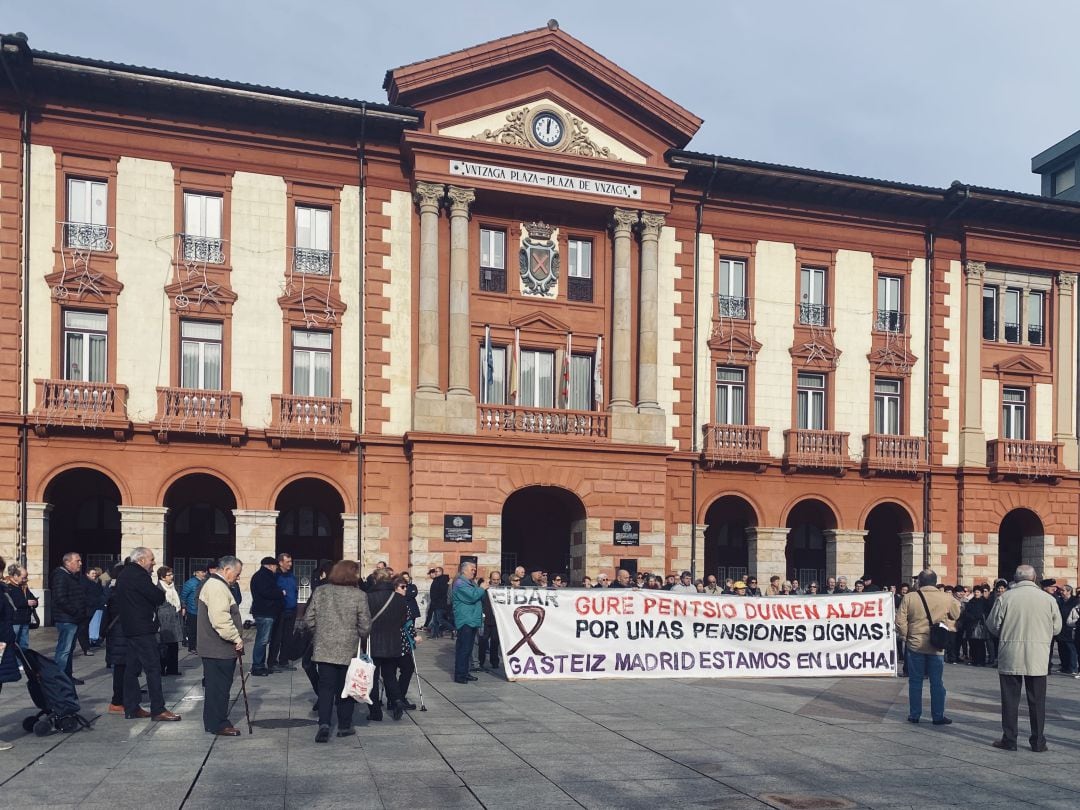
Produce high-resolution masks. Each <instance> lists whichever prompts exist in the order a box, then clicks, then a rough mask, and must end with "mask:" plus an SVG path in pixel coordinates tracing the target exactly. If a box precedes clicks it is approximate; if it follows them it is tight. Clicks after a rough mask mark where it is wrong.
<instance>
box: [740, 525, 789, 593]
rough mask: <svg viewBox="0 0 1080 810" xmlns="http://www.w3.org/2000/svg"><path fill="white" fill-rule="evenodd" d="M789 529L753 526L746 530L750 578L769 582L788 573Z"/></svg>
mask: <svg viewBox="0 0 1080 810" xmlns="http://www.w3.org/2000/svg"><path fill="white" fill-rule="evenodd" d="M788 531H789V530H788V529H787V528H781V527H766V526H751V527H749V528H748V529H747V530H746V542H747V550H748V553H749V558H750V560H749V569H750V576H752V577H757V580H758V582H768V581H769V577H771V576H773V575H774V574H779V575H780V576H785V574H786V572H787V538H788Z"/></svg>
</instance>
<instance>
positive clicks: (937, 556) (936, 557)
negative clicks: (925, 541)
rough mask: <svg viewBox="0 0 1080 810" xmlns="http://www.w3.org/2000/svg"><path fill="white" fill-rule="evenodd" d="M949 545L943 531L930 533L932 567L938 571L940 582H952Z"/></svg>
mask: <svg viewBox="0 0 1080 810" xmlns="http://www.w3.org/2000/svg"><path fill="white" fill-rule="evenodd" d="M948 554H949V546H948V544H947V543H946V542H945V538H944V536H943V535H942V534H941V532H931V533H930V567H931V568H932V569H934V571H935V572H937V575H938V582H951V581H952V574H953V571H952V569H951V568H950V567H949V563H948V560H949V558H948Z"/></svg>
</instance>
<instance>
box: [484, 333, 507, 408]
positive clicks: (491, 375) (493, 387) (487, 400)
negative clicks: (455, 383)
mask: <svg viewBox="0 0 1080 810" xmlns="http://www.w3.org/2000/svg"><path fill="white" fill-rule="evenodd" d="M506 356H507V355H506V346H492V347H491V359H490V362H489V361H488V353H487V349H486V348H485V346H484V345H483V344H480V389H479V390H480V401H481V402H482V403H484V404H485V405H505V404H506V400H507V396H506V392H507V376H506ZM489 366H490V369H489Z"/></svg>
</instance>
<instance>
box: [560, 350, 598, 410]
mask: <svg viewBox="0 0 1080 810" xmlns="http://www.w3.org/2000/svg"><path fill="white" fill-rule="evenodd" d="M566 407H567V408H569V409H570V410H572V411H591V410H592V409H593V356H592V355H591V354H572V355H570V396H569V398H568V400H567V403H566Z"/></svg>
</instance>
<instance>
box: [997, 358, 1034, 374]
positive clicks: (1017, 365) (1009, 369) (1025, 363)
mask: <svg viewBox="0 0 1080 810" xmlns="http://www.w3.org/2000/svg"><path fill="white" fill-rule="evenodd" d="M994 368H995V369H996V370H997V373H998V374H1021V375H1030V376H1042V375H1043V374H1046V373H1047V371H1046V369H1045V368H1043V366H1042V364H1041V363H1039V362H1038V361H1036V360H1033V359H1032V358H1030V357H1028V356H1027V355H1023V354H1014V355H1013V356H1012V357H1008V358H1006V359H1005V360H1002V361H1001V362H999V363H995V364H994Z"/></svg>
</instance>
